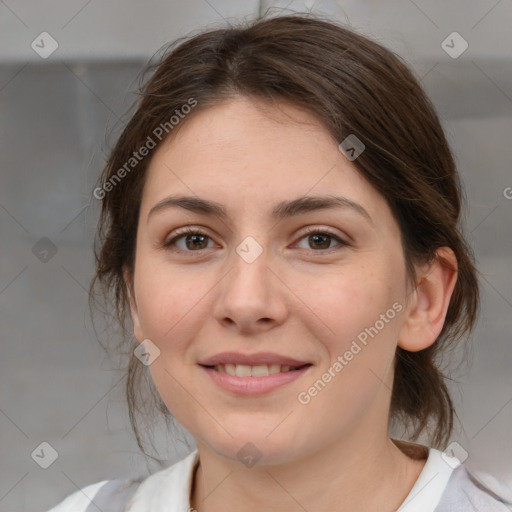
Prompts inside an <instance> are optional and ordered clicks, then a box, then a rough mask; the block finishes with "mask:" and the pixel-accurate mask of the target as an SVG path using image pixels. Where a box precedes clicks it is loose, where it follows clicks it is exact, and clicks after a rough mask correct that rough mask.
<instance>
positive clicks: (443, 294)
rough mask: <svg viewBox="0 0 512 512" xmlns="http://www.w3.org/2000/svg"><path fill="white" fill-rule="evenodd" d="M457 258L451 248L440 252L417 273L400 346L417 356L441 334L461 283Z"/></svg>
mask: <svg viewBox="0 0 512 512" xmlns="http://www.w3.org/2000/svg"><path fill="white" fill-rule="evenodd" d="M457 268H458V267H457V258H456V257H455V254H454V252H453V251H452V250H451V249H450V248H449V247H441V248H440V249H438V250H437V251H436V255H435V257H434V260H433V261H432V263H429V264H428V265H425V266H424V267H422V268H421V269H418V270H417V283H416V289H415V290H414V291H413V292H412V294H411V297H410V300H409V301H408V304H407V310H406V314H407V317H406V319H405V322H404V324H403V325H402V328H401V330H400V335H399V338H398V346H399V347H401V348H403V349H404V350H408V351H409V352H417V351H418V350H423V349H424V348H427V347H429V346H430V345H432V344H433V343H434V342H435V341H436V339H437V337H438V336H439V334H440V333H441V330H442V329H443V325H444V320H445V318H446V313H447V311H448V306H449V304H450V298H451V296H452V293H453V290H454V289H455V283H456V282H457Z"/></svg>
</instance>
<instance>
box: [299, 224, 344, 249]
mask: <svg viewBox="0 0 512 512" xmlns="http://www.w3.org/2000/svg"><path fill="white" fill-rule="evenodd" d="M304 239H307V240H308V244H310V247H311V244H312V245H313V246H316V247H313V248H312V249H311V248H310V247H306V249H308V250H312V251H314V252H322V251H320V250H324V251H325V250H328V249H333V247H330V245H331V242H332V240H335V241H336V242H338V245H341V246H347V245H349V244H348V242H345V240H343V239H341V238H340V237H339V236H338V235H336V234H335V233H332V232H331V231H329V230H327V229H324V228H310V229H308V231H307V232H306V234H305V235H303V236H302V237H301V240H304Z"/></svg>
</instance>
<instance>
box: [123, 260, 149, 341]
mask: <svg viewBox="0 0 512 512" xmlns="http://www.w3.org/2000/svg"><path fill="white" fill-rule="evenodd" d="M123 278H124V282H125V285H126V290H127V291H128V298H129V301H130V315H131V317H132V323H133V335H134V336H135V339H136V340H137V341H138V342H139V343H142V341H143V340H144V336H143V335H142V327H141V325H140V319H139V312H138V309H137V302H136V300H135V290H134V284H133V274H132V273H131V272H130V271H129V270H128V269H124V270H123Z"/></svg>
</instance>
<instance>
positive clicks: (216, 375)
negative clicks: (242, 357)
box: [200, 363, 312, 396]
mask: <svg viewBox="0 0 512 512" xmlns="http://www.w3.org/2000/svg"><path fill="white" fill-rule="evenodd" d="M219 364H221V363H219ZM261 364H270V363H261ZM305 364H307V363H305ZM200 367H201V369H202V370H203V371H205V372H206V373H207V374H208V375H209V377H210V378H211V379H212V380H213V382H214V383H215V384H216V385H217V386H219V387H220V388H222V389H223V390H225V391H229V392H231V393H233V394H235V395H238V396H256V395H262V394H265V393H269V392H271V391H274V390H276V389H278V388H281V387H283V386H285V385H286V384H290V383H291V382H294V381H295V380H297V379H299V378H300V377H301V376H303V375H304V374H305V373H306V372H307V371H308V370H309V369H310V368H311V367H312V365H310V364H307V366H304V367H302V368H298V369H297V370H290V371H288V372H283V373H281V372H280V373H273V374H271V375H267V376H266V377H237V376H236V375H229V374H228V373H222V372H218V371H217V370H214V369H213V368H208V367H207V366H200Z"/></svg>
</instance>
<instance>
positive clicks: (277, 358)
mask: <svg viewBox="0 0 512 512" xmlns="http://www.w3.org/2000/svg"><path fill="white" fill-rule="evenodd" d="M199 364H200V365H202V366H217V365H219V364H245V365H248V366H257V365H263V364H279V365H281V366H285V365H287V366H304V365H306V364H310V363H308V362H307V361H299V360H298V359H294V358H293V357H288V356H282V355H279V354H274V353H272V352H259V353H257V354H241V353H237V352H222V353H220V354H215V355H214V356H211V357H208V358H207V359H202V360H201V361H199Z"/></svg>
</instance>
